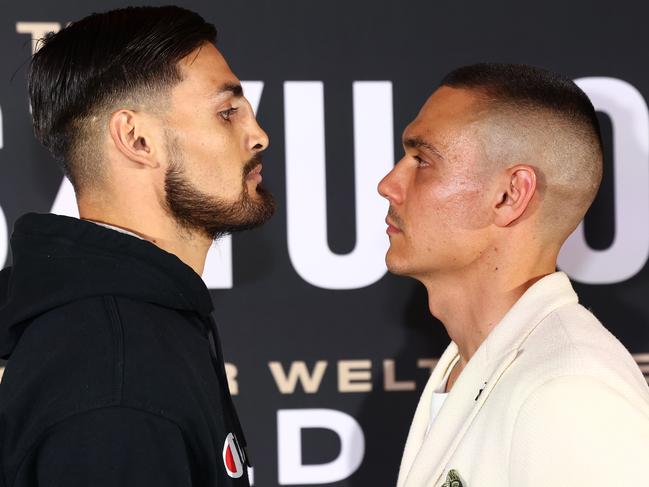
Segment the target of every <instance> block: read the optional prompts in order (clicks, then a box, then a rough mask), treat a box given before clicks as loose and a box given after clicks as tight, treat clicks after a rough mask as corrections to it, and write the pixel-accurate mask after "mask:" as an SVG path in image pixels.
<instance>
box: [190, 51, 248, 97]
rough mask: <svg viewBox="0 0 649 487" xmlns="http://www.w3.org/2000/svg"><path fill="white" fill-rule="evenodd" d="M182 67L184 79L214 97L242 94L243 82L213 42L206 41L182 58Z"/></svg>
mask: <svg viewBox="0 0 649 487" xmlns="http://www.w3.org/2000/svg"><path fill="white" fill-rule="evenodd" d="M179 65H180V68H181V70H182V71H183V75H184V76H183V77H184V81H188V82H189V83H191V84H193V85H196V86H197V87H200V89H201V91H203V92H205V94H206V95H207V96H210V97H212V98H214V97H219V96H237V97H238V96H242V94H243V91H242V88H241V82H240V81H239V79H238V78H237V77H236V76H235V75H234V73H233V72H232V70H231V69H230V66H228V63H227V61H226V60H225V58H224V57H223V55H222V54H221V53H220V52H219V50H218V49H217V48H216V46H214V45H213V44H211V43H205V44H203V45H202V46H200V47H199V48H197V49H195V50H194V51H193V52H191V53H190V54H189V55H187V56H185V57H184V58H183V59H181V61H180V63H179Z"/></svg>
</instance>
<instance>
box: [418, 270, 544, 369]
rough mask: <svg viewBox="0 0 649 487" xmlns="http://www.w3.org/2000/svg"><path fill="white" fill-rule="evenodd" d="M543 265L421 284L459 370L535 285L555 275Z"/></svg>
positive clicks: (448, 278)
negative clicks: (453, 350) (455, 350)
mask: <svg viewBox="0 0 649 487" xmlns="http://www.w3.org/2000/svg"><path fill="white" fill-rule="evenodd" d="M551 261H552V259H548V263H547V264H545V265H534V266H529V267H528V270H527V271H526V272H523V271H521V270H520V269H521V268H524V267H525V266H524V265H522V266H515V265H514V266H512V267H511V268H509V269H508V268H507V266H505V265H501V266H498V269H497V270H495V267H494V268H492V269H491V270H490V272H473V273H471V272H466V273H464V274H462V275H446V276H441V277H440V276H435V277H433V278H430V279H427V280H422V282H423V284H424V285H425V286H426V289H427V291H428V303H429V309H430V312H431V313H432V314H433V315H434V316H435V317H436V318H438V319H439V320H440V321H441V322H442V323H443V324H444V327H445V328H446V331H447V333H448V334H449V336H450V337H451V340H453V341H454V342H455V343H456V345H457V346H458V351H459V355H460V360H459V362H458V367H459V370H460V371H461V369H462V368H464V366H465V365H466V364H467V363H468V362H469V360H470V359H471V357H472V356H473V355H474V354H475V352H476V351H477V350H478V348H479V347H480V345H481V344H482V342H484V340H485V339H486V338H487V336H488V335H489V334H490V333H491V332H492V330H493V329H494V328H495V327H496V326H497V325H498V323H499V322H500V321H501V319H502V318H503V316H505V314H506V313H507V312H508V311H509V309H510V308H511V307H512V306H513V305H514V303H516V301H518V299H519V298H520V297H521V296H522V295H523V294H524V293H525V291H527V289H528V288H529V287H530V286H531V285H532V284H534V283H535V282H536V281H538V280H539V279H541V278H542V277H543V276H545V275H547V274H551V273H552V272H554V271H555V267H554V264H553V263H550V262H551Z"/></svg>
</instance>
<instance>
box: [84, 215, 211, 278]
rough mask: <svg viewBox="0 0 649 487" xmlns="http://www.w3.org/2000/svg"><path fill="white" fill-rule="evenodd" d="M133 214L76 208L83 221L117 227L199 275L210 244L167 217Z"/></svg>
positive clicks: (204, 238)
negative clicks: (176, 259)
mask: <svg viewBox="0 0 649 487" xmlns="http://www.w3.org/2000/svg"><path fill="white" fill-rule="evenodd" d="M134 213H135V212H119V211H115V210H113V211H106V210H98V209H96V208H91V207H87V206H82V205H79V216H80V217H81V218H82V219H84V220H91V221H93V222H95V223H100V224H105V225H110V226H114V227H118V228H120V229H122V230H125V231H127V232H129V233H133V234H135V235H137V236H139V237H140V238H142V239H144V240H148V241H149V242H151V243H153V244H155V245H157V246H158V247H159V248H161V249H162V250H165V251H166V252H169V253H170V254H174V255H175V256H176V257H178V258H179V259H180V260H181V261H183V262H184V263H185V264H186V265H188V266H189V267H191V268H192V269H193V270H194V272H196V274H198V275H199V276H200V275H202V273H203V269H204V267H205V260H206V258H207V252H208V250H209V249H210V246H211V245H212V241H211V240H210V239H208V238H207V237H205V236H202V235H198V234H197V233H195V232H189V231H187V230H185V229H183V228H180V227H179V226H178V225H177V224H176V223H175V222H174V221H173V220H172V219H171V218H170V217H168V216H166V215H164V216H161V215H148V216H147V215H142V214H134Z"/></svg>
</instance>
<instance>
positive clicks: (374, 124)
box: [284, 81, 394, 289]
mask: <svg viewBox="0 0 649 487" xmlns="http://www.w3.org/2000/svg"><path fill="white" fill-rule="evenodd" d="M353 90H354V170H355V192H356V246H355V248H354V250H353V251H352V252H350V253H349V254H347V255H337V254H334V253H333V252H331V250H330V249H329V245H328V244H327V210H326V206H327V204H326V197H325V194H326V180H325V134H324V116H325V115H324V93H323V85H322V82H319V81H308V82H307V81H287V82H286V83H284V117H285V125H286V128H285V138H286V212H287V222H286V225H287V231H288V252H289V256H290V258H291V262H292V263H293V267H295V270H296V272H297V273H298V274H299V275H300V277H302V279H304V280H305V281H307V282H308V283H310V284H312V285H314V286H318V287H321V288H325V289H355V288H360V287H364V286H369V285H370V284H373V283H374V282H376V281H378V280H379V279H381V277H383V275H384V274H385V272H386V267H385V262H384V259H385V252H386V251H387V248H388V239H387V238H386V236H385V228H384V227H385V225H384V223H383V221H384V218H385V215H386V213H387V208H388V207H387V202H386V201H384V200H383V198H381V197H380V196H379V194H378V193H377V191H376V186H377V184H378V183H379V181H380V180H381V178H382V177H383V176H384V175H385V174H386V173H387V172H388V171H390V169H392V166H393V165H394V147H393V138H394V135H393V133H392V130H393V125H392V83H391V82H389V81H357V82H354V87H353ZM337 163H339V164H341V163H342V161H337Z"/></svg>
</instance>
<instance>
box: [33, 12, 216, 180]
mask: <svg viewBox="0 0 649 487" xmlns="http://www.w3.org/2000/svg"><path fill="white" fill-rule="evenodd" d="M208 42H211V43H216V29H215V27H214V26H213V25H212V24H210V23H207V22H206V21H205V20H204V19H203V18H202V17H201V16H200V15H198V14H196V13H194V12H191V11H189V10H186V9H183V8H180V7H174V6H167V7H128V8H123V9H119V10H112V11H109V12H105V13H95V14H92V15H90V16H88V17H85V18H83V19H81V20H79V21H77V22H74V23H72V24H70V25H69V26H67V27H65V28H64V29H62V30H61V31H59V32H57V33H54V34H49V35H48V36H46V37H45V39H43V40H42V41H41V43H40V49H39V50H38V51H37V52H36V54H35V55H34V57H33V59H32V62H31V65H30V68H29V73H28V87H29V97H30V101H31V107H32V117H33V126H34V133H35V135H36V138H37V139H38V140H39V141H40V142H41V143H42V144H43V145H44V146H45V147H47V148H48V149H49V151H50V152H51V154H52V155H53V156H54V157H55V158H56V159H58V160H59V161H61V162H62V166H63V171H64V173H65V174H66V175H67V176H68V177H69V178H70V180H71V182H72V184H73V185H74V187H75V189H77V190H78V186H79V185H83V183H85V182H86V181H88V180H92V179H93V178H94V175H93V172H94V171H98V170H99V168H98V167H96V165H95V164H91V163H90V162H89V161H88V160H87V159H88V158H91V157H92V153H93V152H95V153H96V150H94V151H93V150H91V149H90V148H89V147H90V146H89V145H88V144H92V143H94V144H95V145H96V144H98V143H99V140H93V138H95V139H96V138H97V137H99V136H100V133H99V132H98V131H95V133H88V129H87V127H88V126H89V124H88V123H87V122H89V121H91V120H93V119H94V120H97V118H98V117H99V118H101V116H102V115H104V116H105V112H106V110H109V109H111V108H119V107H118V106H117V105H118V104H120V103H124V102H125V101H126V102H127V103H128V101H132V100H136V101H142V100H144V99H147V98H150V97H151V96H155V95H159V94H160V93H161V92H164V91H165V90H167V89H170V88H171V87H173V86H174V85H175V84H177V83H179V82H180V81H182V73H181V71H180V69H179V68H178V66H177V63H178V61H180V59H182V58H183V57H185V56H186V55H188V54H190V53H191V52H192V51H194V50H195V49H197V48H198V47H199V46H201V45H203V44H204V43H208ZM88 139H90V140H88ZM84 146H85V149H84Z"/></svg>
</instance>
